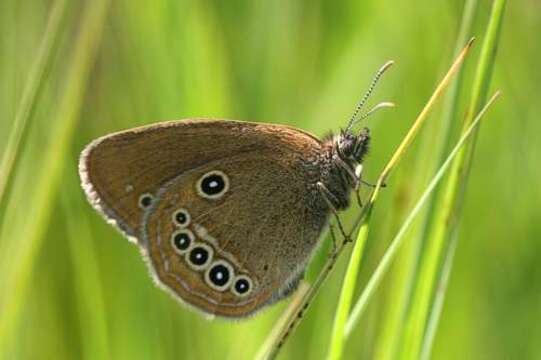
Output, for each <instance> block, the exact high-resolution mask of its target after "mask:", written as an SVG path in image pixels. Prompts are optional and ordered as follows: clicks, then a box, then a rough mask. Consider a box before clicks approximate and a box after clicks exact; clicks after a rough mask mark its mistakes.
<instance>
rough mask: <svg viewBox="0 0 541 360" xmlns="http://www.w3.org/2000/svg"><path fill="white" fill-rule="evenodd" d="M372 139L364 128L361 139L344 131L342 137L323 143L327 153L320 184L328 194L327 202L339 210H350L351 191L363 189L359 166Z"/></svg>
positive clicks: (328, 139)
mask: <svg viewBox="0 0 541 360" xmlns="http://www.w3.org/2000/svg"><path fill="white" fill-rule="evenodd" d="M369 143H370V135H369V130H368V128H364V129H362V130H361V132H360V133H359V134H358V135H355V134H353V133H351V132H344V131H342V132H341V133H340V134H339V135H336V136H332V137H328V138H327V140H326V141H324V143H323V147H324V148H326V149H327V154H328V155H327V157H326V158H325V160H324V162H325V163H326V164H325V165H326V166H325V168H326V169H325V171H323V172H322V174H321V175H322V176H321V182H322V184H323V186H324V187H325V188H326V189H327V190H328V191H329V193H330V195H332V196H328V199H327V200H329V201H330V202H331V204H332V205H333V206H334V207H335V209H337V210H341V209H345V208H347V207H348V206H349V197H350V193H351V190H356V189H358V187H359V185H360V169H361V168H360V165H361V164H362V162H363V160H364V157H365V155H366V154H367V152H368V146H369Z"/></svg>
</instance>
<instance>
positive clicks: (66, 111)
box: [0, 0, 108, 357]
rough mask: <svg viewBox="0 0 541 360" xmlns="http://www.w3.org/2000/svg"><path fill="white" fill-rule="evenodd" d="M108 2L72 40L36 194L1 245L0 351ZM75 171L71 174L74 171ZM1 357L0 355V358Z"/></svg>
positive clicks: (91, 11)
mask: <svg viewBox="0 0 541 360" xmlns="http://www.w3.org/2000/svg"><path fill="white" fill-rule="evenodd" d="M107 5H108V2H107V1H106V0H98V1H90V2H87V4H86V7H85V9H84V11H83V13H82V14H83V15H82V16H83V18H82V19H81V22H80V29H79V34H78V36H77V37H76V39H75V46H74V49H73V58H72V60H71V62H70V64H69V67H68V69H67V75H66V85H65V88H64V95H63V97H62V99H61V101H60V104H59V106H58V113H57V115H56V116H55V117H54V120H53V121H52V124H51V131H52V133H53V134H54V136H53V137H52V138H53V139H54V141H51V143H50V144H48V146H47V147H46V149H45V154H44V157H43V160H42V162H41V164H40V167H39V168H38V172H37V174H36V176H35V184H36V188H35V189H34V195H33V197H32V199H31V201H30V203H31V204H32V206H29V207H27V208H26V210H27V211H26V217H27V219H28V221H27V223H26V224H25V226H24V227H23V229H21V232H20V233H19V236H18V237H17V238H16V239H9V240H8V239H3V240H4V241H13V242H15V241H17V242H19V244H18V246H17V247H13V248H16V249H17V250H18V251H17V252H16V253H14V254H10V257H11V265H10V266H9V267H8V268H7V269H5V270H6V271H5V273H3V274H2V277H3V284H2V286H3V287H4V288H7V289H10V293H9V295H8V296H7V297H5V298H2V300H3V303H2V304H1V305H0V349H4V348H5V347H4V344H5V343H6V342H8V341H9V340H10V338H11V336H13V335H14V333H15V331H14V329H15V324H16V321H17V319H18V317H19V312H20V310H21V305H22V304H23V303H24V302H23V299H24V296H25V293H26V290H27V287H28V283H29V280H30V278H31V274H32V269H33V264H34V261H35V257H36V254H37V253H38V251H39V249H40V245H41V242H42V237H43V235H44V233H45V231H46V228H47V224H48V222H49V219H50V216H51V212H52V211H53V209H54V206H53V205H52V204H53V203H54V201H55V194H56V193H57V189H58V187H59V184H60V180H61V174H62V172H63V170H64V164H66V163H67V160H68V159H71V157H68V156H67V155H68V154H69V147H70V145H71V140H72V137H73V133H74V130H75V126H76V124H77V119H78V116H79V111H80V109H81V105H82V102H83V96H84V93H85V89H86V85H87V82H88V77H89V72H90V69H91V66H92V65H93V64H94V59H95V57H96V53H97V50H98V45H99V40H100V37H101V32H102V29H103V25H104V22H105V18H106V14H107V8H108V6H107ZM74 171H75V170H74ZM0 357H2V355H1V354H0Z"/></svg>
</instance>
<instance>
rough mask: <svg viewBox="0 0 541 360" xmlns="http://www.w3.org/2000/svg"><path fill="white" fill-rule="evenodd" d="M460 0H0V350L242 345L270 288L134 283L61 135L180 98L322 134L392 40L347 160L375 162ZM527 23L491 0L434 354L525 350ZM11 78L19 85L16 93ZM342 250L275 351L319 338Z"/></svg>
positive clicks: (536, 57) (534, 303)
mask: <svg viewBox="0 0 541 360" xmlns="http://www.w3.org/2000/svg"><path fill="white" fill-rule="evenodd" d="M490 7H491V1H487V0H483V1H479V4H478V7H477V12H476V16H475V21H474V28H473V31H472V34H471V35H475V36H477V37H478V39H479V40H480V41H479V43H478V44H477V45H478V46H476V47H475V48H474V49H473V51H472V53H471V55H470V58H469V59H468V60H467V62H466V65H465V74H464V75H465V78H464V84H465V88H464V89H465V90H464V91H463V92H462V93H461V97H460V104H461V105H460V110H459V113H458V116H457V120H456V124H455V126H454V129H455V130H454V131H455V132H456V131H457V130H456V129H459V128H460V126H459V123H460V121H461V119H462V116H463V114H464V112H465V104H466V103H467V101H468V93H469V90H468V89H470V88H471V79H472V73H473V70H474V67H475V64H476V61H477V58H478V55H479V48H480V46H479V45H480V43H481V41H482V39H483V35H484V33H485V28H486V24H487V20H488V17H489V14H490ZM462 8H463V2H462V1H442V0H440V1H432V0H416V1H408V2H396V1H389V0H387V1H375V0H366V1H285V0H280V1H219V0H214V1H212V0H207V1H205V0H201V1H165V0H159V1H127V0H117V1H114V2H113V1H111V2H110V1H107V0H92V1H75V2H73V1H61V0H60V1H51V0H49V1H35V0H34V1H32V0H22V1H19V0H2V1H1V2H0V79H1V81H0V152H1V153H3V154H5V153H6V151H7V150H6V149H8V139H9V136H10V133H13V132H17V131H19V130H21V129H26V130H24V131H20V132H19V133H20V134H21V137H20V139H21V142H20V143H19V145H18V147H17V148H18V149H19V152H18V155H17V156H16V157H15V161H14V166H13V168H12V169H11V170H10V172H9V173H2V174H1V176H2V181H3V182H6V184H7V187H6V188H5V192H4V193H3V196H2V198H1V199H0V200H1V202H0V226H1V228H0V358H1V359H80V358H87V359H250V358H253V357H254V356H255V354H256V353H257V351H258V349H259V347H260V345H261V344H262V342H263V341H264V340H265V338H266V336H267V335H268V333H269V331H270V329H271V328H272V326H273V324H274V322H275V321H276V319H277V318H278V317H279V316H280V313H281V312H282V311H283V310H284V309H285V307H286V305H287V301H286V302H282V303H280V304H278V305H276V306H273V307H272V308H269V309H268V310H265V311H264V312H263V313H261V314H259V315H257V316H256V317H254V318H251V319H248V320H243V321H238V322H229V321H222V320H214V321H209V320H207V319H205V318H203V317H202V316H200V315H199V314H196V313H193V312H191V311H190V310H188V309H186V308H184V307H182V306H179V305H178V303H177V302H176V301H175V300H174V299H172V298H171V297H170V296H169V295H168V294H166V293H164V292H163V291H161V290H159V289H158V288H156V287H155V286H154V285H153V283H152V281H151V279H150V278H149V276H148V274H147V269H146V266H145V264H144V263H143V261H142V260H141V258H140V255H139V252H138V250H137V248H136V247H135V246H134V245H132V244H130V243H128V241H126V240H125V239H123V238H122V236H121V235H120V234H119V233H118V232H117V231H115V230H114V229H113V228H112V227H111V226H109V225H107V224H106V223H105V222H104V221H103V220H102V219H101V217H100V216H99V215H98V214H97V213H96V212H95V211H94V210H92V208H91V207H90V206H89V205H88V203H87V202H86V199H85V197H84V194H83V192H82V190H81V189H80V187H79V179H78V176H77V161H78V156H79V153H80V151H81V150H82V148H83V147H84V145H85V144H87V143H88V142H89V141H91V140H92V139H94V138H96V137H98V136H101V135H104V134H107V133H109V132H112V131H118V130H121V129H126V128H129V127H133V126H138V125H144V124H150V123H153V122H157V121H160V120H169V119H181V118H188V117H196V116H197V117H202V116H204V117H220V118H230V119H240V120H251V121H265V122H273V123H282V124H289V125H293V126H297V127H300V128H303V129H305V130H308V131H310V132H313V133H315V134H317V135H324V134H325V133H326V132H327V131H329V130H338V129H339V128H340V126H344V125H345V123H346V121H347V120H348V117H349V116H350V114H351V112H352V111H353V109H354V106H355V103H356V101H357V100H358V98H359V96H360V95H361V93H362V92H363V91H364V90H365V88H366V87H367V85H368V82H369V80H370V78H371V76H372V74H373V72H374V71H375V70H376V69H377V68H378V67H379V66H380V65H381V64H383V63H384V62H385V61H386V60H388V59H394V60H395V61H396V64H395V66H394V67H393V68H392V70H391V71H389V73H388V74H386V75H385V77H384V79H383V80H382V81H381V84H380V86H379V87H378V89H377V91H376V93H375V94H374V96H373V98H372V103H375V102H377V101H383V100H392V101H394V102H395V103H396V104H397V108H396V109H394V110H387V111H384V112H382V113H381V114H378V115H376V116H374V117H373V118H371V119H369V120H368V123H367V124H368V126H370V128H371V129H372V136H373V142H372V144H373V145H372V150H371V153H370V156H369V158H368V160H367V162H366V165H365V169H366V171H367V178H368V179H374V180H375V179H376V177H377V174H378V172H379V171H381V169H382V168H383V166H384V164H385V162H386V161H387V160H388V158H389V156H390V155H391V153H392V151H393V150H394V149H395V147H396V146H397V144H398V143H399V141H400V139H401V138H402V136H404V134H405V132H406V131H407V129H408V127H409V126H410V125H411V123H412V121H413V120H414V118H415V116H416V115H417V114H418V112H419V111H420V109H421V108H422V106H423V104H424V103H425V102H426V100H427V99H428V98H429V96H430V94H431V91H432V89H433V88H434V87H435V85H436V83H437V81H438V80H439V79H440V78H441V76H442V75H443V73H444V71H445V70H446V68H447V67H448V66H449V64H450V63H451V59H452V52H453V49H454V44H455V39H456V37H457V32H458V27H459V24H460V19H461V13H462ZM50 19H52V20H50ZM540 33H541V3H540V2H539V1H536V0H522V1H513V2H510V3H509V4H508V6H507V9H506V14H505V17H504V23H503V28H502V33H501V39H500V48H499V51H498V56H497V60H496V66H495V69H494V76H493V81H492V86H491V89H496V88H498V89H502V90H503V97H502V98H501V99H500V100H499V101H498V103H497V104H496V105H495V106H494V107H493V109H491V110H490V111H489V113H488V114H487V116H486V119H485V120H484V123H483V125H482V129H481V132H480V136H479V139H478V140H479V141H478V143H477V148H476V155H475V161H474V165H473V168H472V173H471V178H470V182H469V187H468V191H467V196H466V203H465V208H464V213H463V218H462V222H461V225H460V229H459V243H458V248H457V253H456V257H455V261H454V267H453V270H452V273H451V277H450V283H449V288H448V293H447V297H446V300H445V304H444V308H443V313H442V317H441V320H440V324H439V328H438V332H437V335H436V338H435V342H434V348H433V354H432V357H433V358H434V359H456V358H463V359H539V358H541V321H540V320H541V210H540V209H541V186H540V179H541V176H540V175H541V166H540V165H541V160H540V159H541V146H540V145H539V142H540V140H541V139H540V136H541V121H540V119H539V117H540V115H541V112H540V111H539V99H540V97H541V78H540V72H539V69H538V68H539V64H540V62H541V46H540V45H539V34H540ZM44 42H45V43H46V45H45V47H43V46H44V45H43V44H44ZM36 62H38V63H39V62H41V65H42V66H41V67H40V66H37V68H40V69H42V70H43V73H42V76H41V77H40V76H36V74H35V73H34V72H33V70H32V69H35V68H36V65H35V64H36ZM38 73H40V72H39V71H38ZM36 79H37V80H36ZM25 88H26V89H27V90H25ZM28 88H30V89H34V90H35V92H32V90H28ZM25 93H30V94H32V93H34V94H36V97H35V99H36V101H30V102H26V105H25V101H24V99H25V95H24V94H25ZM27 97H28V96H27ZM30 98H32V96H30ZM21 109H22V110H21ZM440 112H441V105H440V106H439V107H438V108H436V111H435V112H434V113H433V114H432V116H431V118H430V119H429V124H428V126H427V127H425V129H423V131H422V133H421V134H420V135H421V138H420V139H419V140H418V141H417V142H416V144H415V146H414V149H413V151H412V152H411V153H409V154H408V156H407V157H406V159H405V161H404V162H403V163H402V164H401V165H400V169H399V170H398V171H397V172H396V173H394V174H393V175H392V176H391V178H390V179H389V182H388V183H389V187H388V188H387V189H386V190H385V192H384V194H383V197H382V198H381V200H382V201H381V203H379V204H378V207H377V209H376V213H375V224H374V225H373V228H372V232H371V236H370V238H369V240H368V249H367V250H368V251H367V254H366V261H365V262H364V264H363V267H362V269H361V274H360V284H359V289H361V288H362V287H363V286H364V284H365V283H366V280H367V279H368V277H369V276H370V274H371V272H372V271H373V269H374V267H375V265H376V264H377V262H378V261H379V259H380V258H381V255H382V253H383V252H384V249H385V247H386V246H387V245H388V242H389V240H390V239H391V238H392V236H393V235H394V234H395V233H396V230H397V228H398V226H399V225H400V224H401V221H402V219H403V218H404V214H405V212H406V211H407V210H408V209H409V208H411V206H412V203H413V202H414V201H415V200H416V199H417V197H418V195H419V193H420V191H421V190H422V189H423V186H426V182H427V181H428V179H429V178H430V176H431V173H432V172H431V171H429V168H427V167H426V166H425V163H426V161H427V159H429V158H430V156H431V155H432V154H431V151H430V150H431V146H433V142H434V141H438V140H437V139H438V138H437V136H435V135H434V134H436V135H437V133H438V121H439V120H441V116H440ZM21 113H23V115H21ZM17 114H19V115H17ZM24 114H26V115H24ZM21 118H24V119H27V123H26V125H24V124H22V123H21V121H16V120H15V119H21ZM17 129H19V130H17ZM431 141H432V142H431ZM8 175H9V178H8ZM355 212H356V210H352V211H350V212H349V213H348V214H346V215H345V216H351V215H352V214H354V213H355ZM327 250H328V246H323V249H322V251H320V253H319V255H318V256H317V257H316V260H315V261H314V262H313V264H312V266H311V267H310V274H309V277H308V278H309V279H313V277H314V274H315V273H316V272H317V270H318V266H320V265H321V263H322V260H323V258H324V256H325V254H326V253H327ZM404 251H407V248H405V249H404ZM346 262H347V256H344V257H343V258H342V259H341V260H340V261H339V264H338V266H337V268H336V269H335V272H334V273H333V274H332V276H331V277H330V279H329V281H328V282H327V283H326V284H325V286H324V287H323V290H322V292H321V293H320V294H319V296H318V297H317V299H316V301H315V302H314V304H313V306H312V307H311V308H310V311H309V312H308V314H307V315H306V318H305V319H304V321H303V322H302V323H301V325H300V327H299V329H298V331H297V332H296V333H295V334H294V335H293V337H292V338H291V339H290V341H289V342H288V343H287V344H286V346H285V348H284V349H283V352H282V353H281V358H283V359H298V358H309V359H321V358H324V357H325V356H326V353H327V348H328V343H329V338H330V335H329V334H330V332H331V328H332V320H333V315H334V310H335V307H336V302H337V298H338V294H339V289H340V285H341V278H342V276H343V271H344V268H345V265H346ZM399 264H400V262H399V263H398V264H397V267H396V268H394V272H393V273H391V274H389V276H387V277H386V280H385V281H384V283H383V287H382V288H381V289H380V290H379V291H378V293H377V296H376V298H375V299H374V301H372V302H371V305H370V307H369V309H368V311H367V313H366V314H365V315H364V317H363V319H362V322H361V324H360V325H359V326H358V328H357V329H356V330H355V332H354V334H353V335H352V337H351V338H350V339H349V341H348V342H347V346H346V358H348V359H373V358H384V355H383V354H384V353H385V349H384V347H385V344H384V343H382V340H381V339H382V338H384V336H383V335H384V334H387V335H388V334H389V332H393V331H396V329H395V327H396V326H395V327H389V326H388V324H390V323H389V321H388V319H387V318H386V317H387V316H389V314H391V313H393V309H394V308H393V307H394V306H395V305H394V303H393V300H394V298H395V291H394V289H395V288H394V285H393V284H394V281H397V280H396V279H397V278H399V277H400V275H401V268H400V266H399Z"/></svg>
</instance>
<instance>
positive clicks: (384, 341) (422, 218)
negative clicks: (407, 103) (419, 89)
mask: <svg viewBox="0 0 541 360" xmlns="http://www.w3.org/2000/svg"><path fill="white" fill-rule="evenodd" d="M478 5H479V1H478V0H465V1H464V6H463V10H462V17H461V21H460V28H459V31H458V34H457V39H456V42H455V50H454V51H453V55H452V56H453V58H454V57H456V56H457V55H458V54H459V53H460V51H461V50H462V46H463V44H465V43H466V41H467V40H468V39H469V38H471V36H472V35H471V34H472V28H473V23H474V19H475V14H476V12H477V8H478ZM464 73H465V67H463V68H461V70H460V71H459V72H458V74H457V77H456V81H453V83H452V84H451V85H450V86H449V90H448V91H447V94H446V95H445V97H444V99H443V106H442V114H443V115H442V116H441V120H440V122H439V123H436V122H435V123H433V124H432V125H433V126H432V127H431V128H429V129H427V132H428V133H426V132H425V137H424V139H423V142H422V143H421V144H420V148H419V150H418V151H419V154H421V156H422V157H423V163H424V167H425V168H426V170H424V171H423V170H422V169H420V168H419V167H417V166H416V169H419V171H418V173H417V174H416V176H415V178H414V179H412V181H408V184H407V185H403V186H405V187H406V188H407V189H423V188H424V187H425V186H426V185H425V184H426V179H427V177H428V179H430V177H431V176H432V174H434V173H435V172H436V171H437V170H438V168H439V167H440V166H441V164H442V163H443V162H444V161H445V159H446V157H447V155H448V152H449V151H450V149H451V144H452V141H454V140H453V131H452V130H453V129H455V128H456V127H457V126H459V125H460V124H458V123H457V121H456V118H457V114H458V111H459V110H458V109H459V107H458V103H459V99H460V97H461V96H460V95H461V93H462V91H461V90H462V89H463V87H464V86H463V83H464ZM428 154H433V155H428ZM426 155H428V156H426ZM425 159H426V160H425ZM440 184H441V183H440ZM398 186H400V185H398ZM415 193H416V195H415V197H418V196H420V195H421V194H420V193H418V194H417V192H415ZM440 193H441V185H438V186H437V187H436V189H434V191H433V194H432V195H431V197H430V199H429V200H428V204H427V205H426V206H425V207H424V209H423V211H421V212H420V214H419V215H417V216H418V217H419V220H418V221H417V223H418V226H412V227H411V229H410V230H409V231H408V234H406V235H405V239H404V240H402V241H403V242H404V243H405V244H406V245H405V246H404V248H402V250H401V251H400V253H399V255H398V256H397V259H396V260H394V261H393V263H394V265H393V267H392V269H390V270H389V271H390V272H391V273H392V275H391V276H390V277H389V278H388V281H387V283H386V287H387V289H389V290H388V292H387V293H386V294H383V295H382V296H383V297H384V299H383V300H384V301H383V304H384V305H383V306H384V307H385V308H384V309H381V310H380V312H381V313H382V317H383V319H382V321H381V330H380V331H379V334H378V336H377V339H376V345H375V349H374V357H376V358H378V359H393V358H395V357H396V356H397V354H398V351H399V345H400V337H401V334H402V332H403V329H404V321H403V319H404V317H405V316H406V313H407V311H408V304H409V302H410V299H411V296H412V287H413V284H414V280H415V275H416V271H417V266H418V262H419V261H418V259H419V256H420V255H419V254H420V253H421V251H422V247H423V244H424V239H425V237H426V232H427V229H429V227H430V220H431V214H432V213H433V209H434V207H435V206H436V204H435V203H436V201H437V199H438V194H440ZM395 201H396V204H394V205H395V206H393V209H392V211H394V212H396V211H397V210H399V209H400V208H401V206H400V205H401V202H400V198H396V200H395ZM404 211H405V209H404ZM406 215H407V213H405V212H404V214H397V215H396V216H398V218H400V219H404V218H405V217H406ZM350 330H351V329H350ZM350 330H347V331H346V332H348V333H349V331H350Z"/></svg>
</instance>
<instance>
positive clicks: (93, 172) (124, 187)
mask: <svg viewBox="0 0 541 360" xmlns="http://www.w3.org/2000/svg"><path fill="white" fill-rule="evenodd" d="M274 132H276V133H277V134H280V135H278V136H274V137H270V138H269V137H268V136H267V134H269V133H274ZM276 138H282V141H281V144H285V146H292V147H294V148H296V147H300V148H302V147H303V146H306V145H308V147H310V146H312V143H317V139H316V138H314V137H313V136H311V135H310V134H307V133H304V132H301V131H300V130H295V129H290V128H288V127H285V126H280V125H265V124H257V123H248V122H240V121H230V120H206V119H193V120H192V119H190V120H183V121H170V122H164V123H159V124H156V125H151V126H145V127H140V128H136V129H131V130H127V131H122V132H118V133H115V134H111V135H107V136H104V137H102V138H99V139H97V140H95V141H93V142H92V143H91V144H89V145H88V146H87V147H86V148H85V149H84V151H83V152H82V154H81V158H80V161H79V174H80V177H81V182H82V186H83V189H84V190H85V193H86V195H87V197H88V199H89V201H90V203H91V204H92V205H93V206H94V207H95V208H96V209H97V210H98V211H99V212H100V213H101V214H103V215H104V217H105V218H106V220H107V221H108V222H110V223H113V224H114V225H115V226H116V227H117V228H119V229H120V230H121V231H122V232H123V233H124V234H125V235H127V236H128V237H129V238H131V239H134V240H136V239H137V238H138V236H139V230H140V225H141V221H142V217H143V214H144V212H145V210H146V206H145V205H148V203H145V201H147V200H149V199H150V198H151V197H153V196H155V194H156V192H157V191H158V189H159V188H160V187H161V186H163V184H164V183H166V182H167V181H169V180H171V179H173V178H174V177H176V176H177V175H179V174H180V173H182V172H183V171H186V170H188V169H194V168H196V167H198V166H201V165H203V164H205V163H207V162H209V161H214V160H219V159H222V158H226V157H228V156H230V155H231V154H239V153H244V152H249V151H253V150H255V149H261V148H265V147H269V146H270V147H272V146H275V145H277V144H276V143H274V142H275V139H276ZM288 139H294V143H293V144H288ZM305 143H306V144H305ZM145 195H146V196H147V197H148V198H147V199H145Z"/></svg>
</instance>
